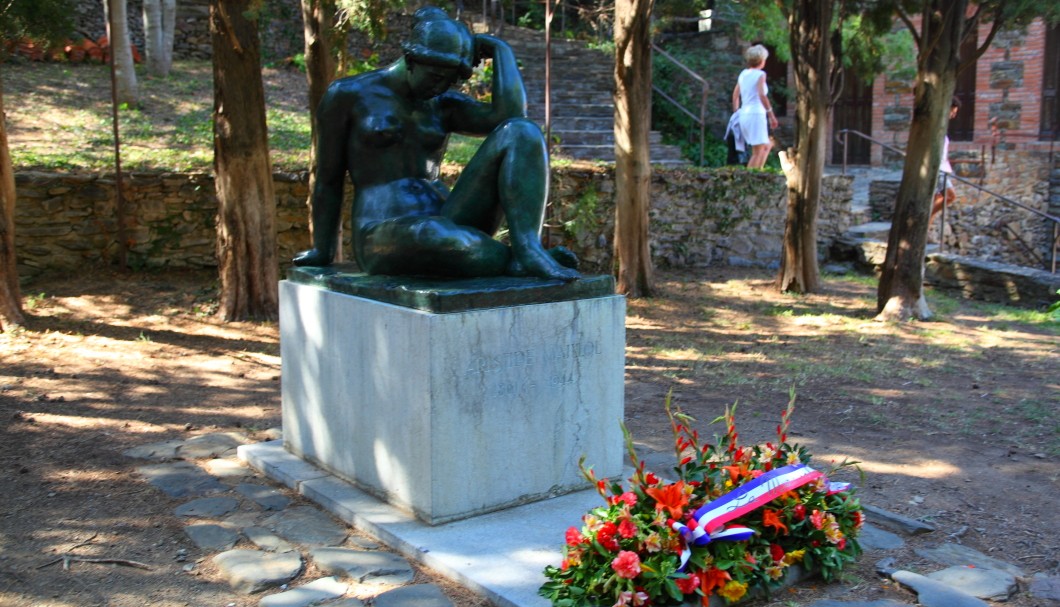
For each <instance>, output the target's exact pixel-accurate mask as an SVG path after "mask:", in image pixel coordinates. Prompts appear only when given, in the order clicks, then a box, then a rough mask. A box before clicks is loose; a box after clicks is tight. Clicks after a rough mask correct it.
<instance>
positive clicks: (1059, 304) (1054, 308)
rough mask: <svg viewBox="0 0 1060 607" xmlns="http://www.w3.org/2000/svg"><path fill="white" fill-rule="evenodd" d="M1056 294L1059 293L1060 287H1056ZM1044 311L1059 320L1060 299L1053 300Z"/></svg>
mask: <svg viewBox="0 0 1060 607" xmlns="http://www.w3.org/2000/svg"><path fill="white" fill-rule="evenodd" d="M1056 294H1057V295H1060V289H1057V291H1056ZM1046 313H1047V314H1049V315H1050V316H1052V317H1053V320H1055V321H1057V322H1060V300H1057V301H1054V302H1053V303H1052V304H1051V305H1050V306H1049V309H1047V310H1046Z"/></svg>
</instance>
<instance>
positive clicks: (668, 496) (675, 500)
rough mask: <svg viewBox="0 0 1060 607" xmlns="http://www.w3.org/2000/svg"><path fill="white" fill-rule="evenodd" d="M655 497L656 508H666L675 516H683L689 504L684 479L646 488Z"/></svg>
mask: <svg viewBox="0 0 1060 607" xmlns="http://www.w3.org/2000/svg"><path fill="white" fill-rule="evenodd" d="M644 493H647V494H648V495H649V496H651V497H652V498H653V499H655V509H656V510H666V511H667V512H669V513H670V516H672V517H673V518H676V519H679V518H681V514H682V512H683V508H684V507H685V506H687V505H688V494H686V493H685V483H684V481H679V482H676V483H674V484H672V485H666V486H665V487H650V488H648V489H645V490H644Z"/></svg>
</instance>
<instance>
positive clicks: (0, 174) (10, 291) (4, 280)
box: [0, 88, 23, 332]
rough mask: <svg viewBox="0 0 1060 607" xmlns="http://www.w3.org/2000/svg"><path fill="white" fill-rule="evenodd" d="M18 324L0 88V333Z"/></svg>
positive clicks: (11, 185) (11, 179)
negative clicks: (7, 327)
mask: <svg viewBox="0 0 1060 607" xmlns="http://www.w3.org/2000/svg"><path fill="white" fill-rule="evenodd" d="M22 321H23V317H22V293H21V291H20V290H19V287H18V266H17V265H16V264H15V171H14V168H13V167H12V166H11V151H10V150H9V149H8V147H7V114H5V113H4V91H3V89H2V88H0V332H3V331H4V327H5V326H12V325H21V324H22Z"/></svg>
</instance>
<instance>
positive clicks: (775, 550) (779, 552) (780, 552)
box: [769, 544, 784, 563]
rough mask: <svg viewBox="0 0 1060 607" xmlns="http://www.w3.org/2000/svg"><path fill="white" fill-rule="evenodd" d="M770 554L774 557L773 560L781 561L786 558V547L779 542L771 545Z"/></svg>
mask: <svg viewBox="0 0 1060 607" xmlns="http://www.w3.org/2000/svg"><path fill="white" fill-rule="evenodd" d="M769 556H771V557H773V561H774V562H777V563H779V562H780V561H782V560H784V549H783V548H781V547H780V545H779V544H770V545H769Z"/></svg>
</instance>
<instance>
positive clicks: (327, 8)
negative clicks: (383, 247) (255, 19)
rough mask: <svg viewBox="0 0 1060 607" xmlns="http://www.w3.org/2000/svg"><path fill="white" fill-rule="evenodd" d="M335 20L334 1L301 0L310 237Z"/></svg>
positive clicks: (338, 254)
mask: <svg viewBox="0 0 1060 607" xmlns="http://www.w3.org/2000/svg"><path fill="white" fill-rule="evenodd" d="M334 23H335V2H334V0H302V24H303V30H304V32H305V68H306V69H305V76H306V81H307V82H308V83H309V124H310V139H311V143H312V144H311V147H310V152H309V197H308V198H307V199H306V207H308V211H309V236H310V242H312V237H313V228H314V226H313V190H314V189H315V188H316V179H317V176H316V173H317V135H318V125H317V106H319V105H320V99H321V98H322V97H323V96H324V92H325V91H327V89H328V85H329V84H330V83H331V81H332V79H334V78H335V58H334V57H333V56H332V53H331V50H332V49H331V44H330V42H331V36H330V35H329V31H330V30H331V29H332V28H333V27H334ZM341 242H342V226H341V224H340V226H339V243H341ZM342 250H343V248H342V246H339V247H338V251H337V252H336V261H342Z"/></svg>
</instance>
